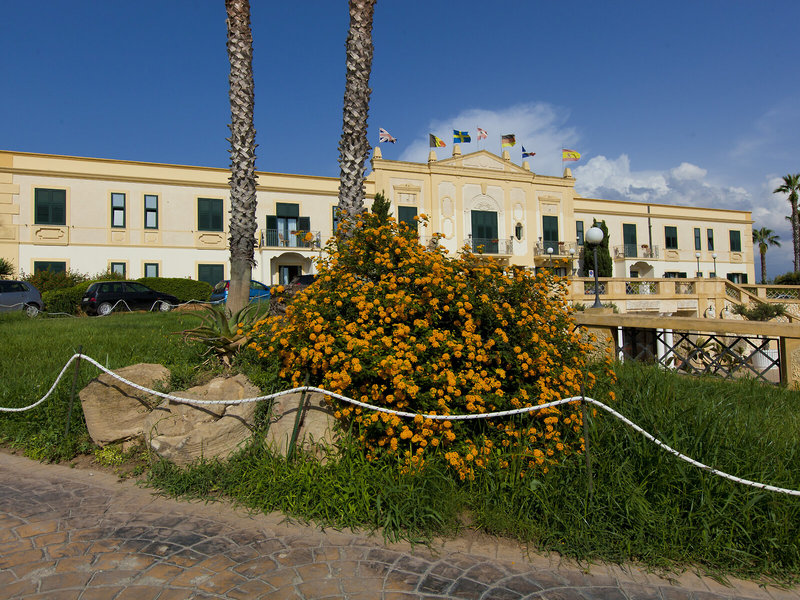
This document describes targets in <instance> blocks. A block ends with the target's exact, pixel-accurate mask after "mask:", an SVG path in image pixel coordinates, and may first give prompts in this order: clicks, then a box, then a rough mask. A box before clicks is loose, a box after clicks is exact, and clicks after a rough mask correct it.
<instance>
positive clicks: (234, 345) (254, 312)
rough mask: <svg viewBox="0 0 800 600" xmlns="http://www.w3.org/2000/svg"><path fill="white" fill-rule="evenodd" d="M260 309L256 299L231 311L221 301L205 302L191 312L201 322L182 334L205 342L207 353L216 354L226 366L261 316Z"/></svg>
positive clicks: (245, 341) (189, 338)
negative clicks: (204, 304) (241, 307)
mask: <svg viewBox="0 0 800 600" xmlns="http://www.w3.org/2000/svg"><path fill="white" fill-rule="evenodd" d="M260 309H261V306H260V305H259V304H258V303H257V302H253V303H251V304H248V305H247V306H245V307H244V308H243V309H241V310H240V311H237V312H236V313H234V314H231V313H230V312H229V311H228V309H226V308H225V307H224V306H222V305H216V304H212V305H210V306H204V307H203V310H202V311H201V312H199V313H195V314H192V316H195V317H197V318H199V319H200V320H201V321H202V323H201V324H200V325H198V326H197V327H195V328H193V329H187V330H185V331H182V332H181V334H183V336H184V337H185V338H186V339H188V340H195V341H198V342H200V343H202V344H204V345H205V346H206V347H207V348H208V350H207V353H208V354H214V355H216V356H217V357H219V359H220V360H222V362H223V363H225V365H226V366H230V364H231V360H232V359H233V357H234V355H235V354H236V353H237V352H238V351H239V348H241V347H242V346H243V345H244V344H245V343H247V340H248V339H249V335H250V330H251V329H252V328H253V326H254V325H255V323H256V322H257V321H258V320H259V318H260V317H261V316H262V310H260Z"/></svg>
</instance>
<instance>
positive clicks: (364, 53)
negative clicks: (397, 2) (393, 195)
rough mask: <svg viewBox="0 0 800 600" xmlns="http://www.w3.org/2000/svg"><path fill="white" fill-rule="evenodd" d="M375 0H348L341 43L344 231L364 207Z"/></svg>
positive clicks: (341, 193) (341, 148) (340, 191)
mask: <svg viewBox="0 0 800 600" xmlns="http://www.w3.org/2000/svg"><path fill="white" fill-rule="evenodd" d="M376 1H377V0H349V5H350V30H349V31H348V34H347V43H346V44H345V49H346V59H345V65H346V68H347V73H346V76H345V86H344V108H343V119H342V138H341V140H340V141H339V169H340V175H339V180H340V181H339V209H340V210H341V213H342V226H343V227H344V233H345V235H347V231H348V230H349V229H350V225H351V224H352V222H353V221H354V219H355V218H356V217H357V216H358V215H359V214H361V212H362V211H363V210H364V172H365V171H366V163H367V157H368V155H369V150H370V145H369V142H368V141H367V116H368V114H369V96H370V94H371V93H372V90H371V89H370V88H369V76H370V72H371V71H372V53H373V44H372V17H373V14H374V13H375V3H376Z"/></svg>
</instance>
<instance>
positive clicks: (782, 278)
mask: <svg viewBox="0 0 800 600" xmlns="http://www.w3.org/2000/svg"><path fill="white" fill-rule="evenodd" d="M775 285H800V272H796V273H792V272H789V273H784V274H783V275H778V276H777V277H776V278H775Z"/></svg>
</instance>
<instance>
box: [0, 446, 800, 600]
mask: <svg viewBox="0 0 800 600" xmlns="http://www.w3.org/2000/svg"><path fill="white" fill-rule="evenodd" d="M798 597H800V594H798V591H797V590H783V589H779V588H776V587H771V586H767V587H761V586H758V585H756V584H755V583H753V582H744V581H731V582H729V585H722V584H720V583H718V582H716V581H713V580H711V579H707V578H702V577H699V576H697V575H694V574H691V573H683V574H680V575H674V576H673V577H672V578H670V579H667V578H663V577H659V576H656V575H654V574H651V573H646V572H644V571H640V570H637V569H633V568H631V569H621V568H619V567H614V566H603V565H591V566H590V567H586V566H583V567H581V566H579V565H575V564H571V563H569V562H567V561H563V560H559V559H558V558H556V557H548V556H542V555H535V554H526V553H525V552H524V549H521V548H520V547H518V546H516V545H513V544H509V543H505V542H502V541H498V540H496V539H493V538H488V537H463V538H457V539H453V540H445V541H441V542H437V543H436V544H435V545H434V546H433V547H432V548H429V547H421V546H414V547H412V546H410V545H408V544H392V545H386V544H384V543H382V540H381V539H380V538H379V537H375V536H368V535H364V534H355V533H351V532H347V533H345V532H336V531H331V530H324V531H323V530H321V529H319V528H315V527H311V526H305V525H298V524H292V523H287V522H286V521H285V520H284V519H283V518H282V517H281V516H280V515H261V514H256V515H250V514H248V513H246V512H244V511H241V510H235V509H233V508H231V507H230V506H227V505H225V504H221V503H211V504H205V503H192V502H178V501H175V500H171V499H167V498H161V497H158V496H154V495H153V492H152V490H148V489H144V488H140V487H137V486H136V485H135V484H134V483H132V482H120V481H118V480H117V478H116V477H115V476H113V475H111V474H108V473H103V472H100V471H87V470H80V469H70V468H69V467H67V466H62V465H44V464H40V463H36V462H33V461H29V460H27V459H25V458H22V457H19V456H13V455H9V454H5V453H0V598H24V599H26V600H28V599H34V598H41V599H47V600H61V599H70V600H71V599H81V600H95V599H98V600H99V599H109V600H110V599H115V600H128V599H135V600H155V599H158V600H179V599H189V598H194V599H198V600H199V599H204V598H233V599H245V598H246V599H251V598H252V599H255V598H270V599H275V600H279V599H297V600H311V599H314V600H321V599H327V598H331V599H332V598H348V599H352V600H416V599H431V600H432V599H440V600H444V599H448V600H449V599H455V598H458V599H470V600H490V599H492V600H517V599H523V598H525V599H533V598H536V599H541V600H650V599H653V600H684V599H685V600H722V599H730V600H734V599H735V600H745V599H757V600H768V599H775V600H783V599H787V598H798Z"/></svg>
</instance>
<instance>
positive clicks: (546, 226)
mask: <svg viewBox="0 0 800 600" xmlns="http://www.w3.org/2000/svg"><path fill="white" fill-rule="evenodd" d="M542 244H543V248H542V250H543V251H544V252H545V254H548V255H550V254H558V253H559V252H558V217H542ZM548 250H552V252H548Z"/></svg>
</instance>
